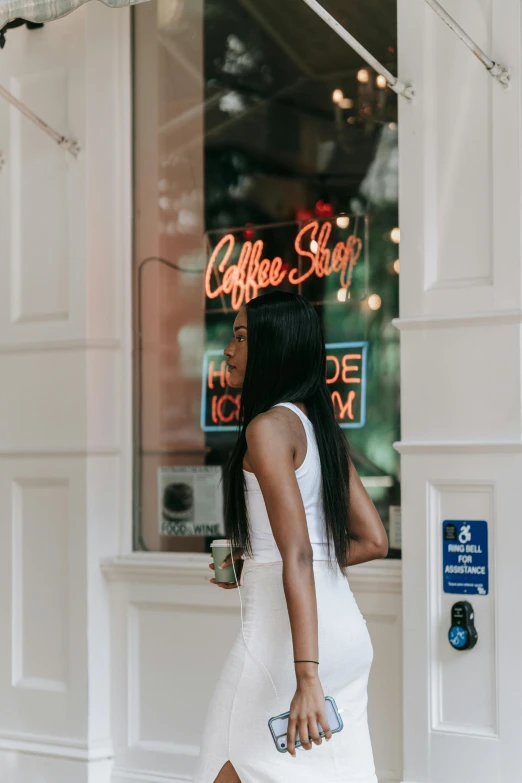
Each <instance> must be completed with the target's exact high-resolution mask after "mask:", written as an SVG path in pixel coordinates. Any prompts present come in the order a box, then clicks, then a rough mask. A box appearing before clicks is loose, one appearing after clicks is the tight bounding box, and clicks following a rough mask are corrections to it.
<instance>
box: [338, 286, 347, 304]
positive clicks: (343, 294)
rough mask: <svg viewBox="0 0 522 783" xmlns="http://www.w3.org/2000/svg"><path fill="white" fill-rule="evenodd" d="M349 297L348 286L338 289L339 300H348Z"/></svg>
mask: <svg viewBox="0 0 522 783" xmlns="http://www.w3.org/2000/svg"><path fill="white" fill-rule="evenodd" d="M347 297H348V289H347V288H340V289H339V290H338V291H337V299H338V301H339V302H346V299H347Z"/></svg>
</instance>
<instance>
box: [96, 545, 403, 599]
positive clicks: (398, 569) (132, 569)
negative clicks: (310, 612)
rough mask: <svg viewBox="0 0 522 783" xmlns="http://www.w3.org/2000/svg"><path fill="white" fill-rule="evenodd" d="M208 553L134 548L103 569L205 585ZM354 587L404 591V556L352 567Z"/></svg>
mask: <svg viewBox="0 0 522 783" xmlns="http://www.w3.org/2000/svg"><path fill="white" fill-rule="evenodd" d="M209 562H210V558H209V555H208V554H207V553H194V554H191V553H186V552H133V553H131V554H129V555H125V556H122V557H115V558H110V559H107V560H103V561H102V563H101V569H102V571H103V574H104V576H105V578H106V580H107V581H108V582H139V583H143V582H146V583H148V584H174V585H176V584H178V585H203V584H207V583H208V580H209V579H210V578H211V576H212V571H211V569H210V568H209V567H208V564H209ZM348 579H349V581H350V585H351V587H352V588H353V589H354V590H356V591H358V592H360V591H365V592H372V591H376V592H387V593H400V592H401V591H402V562H401V560H373V561H371V562H370V563H362V564H361V565H356V566H352V567H351V568H350V569H349V570H348Z"/></svg>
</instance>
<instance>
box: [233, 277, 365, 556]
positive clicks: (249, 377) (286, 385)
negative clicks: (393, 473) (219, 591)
mask: <svg viewBox="0 0 522 783" xmlns="http://www.w3.org/2000/svg"><path fill="white" fill-rule="evenodd" d="M244 307H245V309H246V314H247V335H248V336H247V345H248V352H247V364H246V370H245V378H244V382H243V388H242V392H241V401H240V407H239V432H238V438H237V442H236V444H235V446H234V448H233V449H232V452H231V454H230V457H229V459H228V461H227V463H226V465H225V466H224V468H223V489H224V501H225V530H226V536H227V538H229V539H230V543H231V545H232V547H233V548H234V549H235V548H241V549H242V550H243V552H244V554H245V556H246V557H252V556H253V553H252V544H251V537H250V526H249V522H248V514H247V507H246V502H245V490H246V481H245V476H244V473H243V457H244V455H245V452H246V448H247V443H246V436H245V431H246V428H247V426H248V425H249V423H250V422H251V421H252V419H253V418H255V416H257V415H258V414H259V413H263V412H264V411H267V410H268V409H269V408H271V407H272V406H273V405H275V404H276V403H278V402H294V403H295V402H304V403H305V404H306V409H307V414H308V418H309V419H310V421H311V422H312V425H313V428H314V431H315V436H316V440H317V446H318V450H319V457H320V460H321V474H322V500H323V509H324V518H325V522H326V535H327V542H328V557H329V558H330V560H332V559H333V558H332V554H331V548H330V543H331V542H332V543H333V545H334V549H335V559H336V560H337V563H338V565H339V568H340V569H341V570H344V569H345V568H346V559H347V553H348V549H349V545H350V538H351V536H350V518H349V517H350V514H349V464H350V463H349V449H348V443H347V441H346V438H345V437H344V434H343V432H342V430H341V428H340V427H339V424H338V423H337V422H336V420H335V415H334V409H333V403H332V400H331V396H330V393H329V391H328V387H327V385H326V349H325V344H324V336H323V330H322V328H321V323H320V321H319V317H318V315H317V313H316V311H315V310H314V308H313V307H312V305H311V304H310V302H308V301H307V300H306V299H305V298H304V297H302V296H300V295H299V294H295V293H290V292H285V291H274V292H271V293H268V294H262V295H261V296H258V297H256V298H255V299H251V300H250V301H249V302H247V303H246V304H245V305H244Z"/></svg>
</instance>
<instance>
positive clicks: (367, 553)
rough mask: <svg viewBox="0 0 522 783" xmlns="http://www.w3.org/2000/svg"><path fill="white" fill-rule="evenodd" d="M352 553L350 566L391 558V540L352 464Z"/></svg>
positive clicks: (347, 563)
mask: <svg viewBox="0 0 522 783" xmlns="http://www.w3.org/2000/svg"><path fill="white" fill-rule="evenodd" d="M349 473H350V538H351V541H350V551H349V554H348V557H347V562H346V565H347V566H352V565H357V564H358V563H367V562H368V561H369V560H378V559H379V558H382V557H386V555H387V554H388V536H387V535H386V530H385V529H384V525H383V524H382V521H381V518H380V516H379V514H378V513H377V509H376V508H375V506H374V504H373V501H372V499H371V497H370V496H369V495H368V493H367V491H366V489H365V488H364V485H363V483H362V481H361V479H360V477H359V475H358V473H357V471H356V470H355V467H354V465H353V462H352V461H351V460H350V470H349Z"/></svg>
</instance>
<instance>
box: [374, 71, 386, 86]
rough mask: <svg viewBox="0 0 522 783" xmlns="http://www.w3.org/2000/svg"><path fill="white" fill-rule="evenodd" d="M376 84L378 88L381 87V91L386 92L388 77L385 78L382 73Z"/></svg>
mask: <svg viewBox="0 0 522 783" xmlns="http://www.w3.org/2000/svg"><path fill="white" fill-rule="evenodd" d="M375 84H376V85H377V87H379V88H380V89H381V90H384V88H385V87H386V86H387V84H388V82H387V81H386V76H383V75H382V73H380V74H379V75H378V76H377V78H376V80H375Z"/></svg>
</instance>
